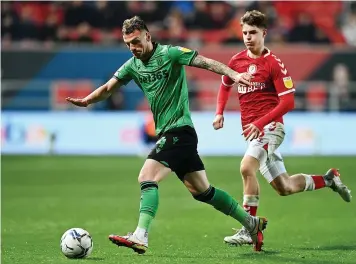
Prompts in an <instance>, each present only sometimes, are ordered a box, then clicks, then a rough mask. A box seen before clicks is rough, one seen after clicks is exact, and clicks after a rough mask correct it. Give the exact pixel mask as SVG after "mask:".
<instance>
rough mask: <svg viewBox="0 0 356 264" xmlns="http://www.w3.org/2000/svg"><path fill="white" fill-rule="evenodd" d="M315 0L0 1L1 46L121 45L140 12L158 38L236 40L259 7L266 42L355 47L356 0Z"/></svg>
mask: <svg viewBox="0 0 356 264" xmlns="http://www.w3.org/2000/svg"><path fill="white" fill-rule="evenodd" d="M316 3H318V4H315V3H313V2H312V3H303V4H304V6H301V7H299V6H297V4H295V8H294V9H292V8H291V7H293V4H292V2H288V3H283V2H258V1H125V2H123V1H120V2H114V1H57V2H45V1H31V2H24V1H23V2H21V1H7V2H6V1H2V2H1V37H2V44H3V45H6V44H11V43H12V42H14V41H19V42H20V43H21V42H22V43H27V44H28V43H34V42H39V41H41V42H46V43H52V44H54V43H63V42H64V43H68V42H69V43H78V42H79V43H100V44H105V43H121V25H122V22H123V21H124V20H125V19H126V18H129V17H132V16H134V15H139V16H141V17H142V18H143V19H144V20H145V21H146V23H147V24H148V26H149V28H150V30H151V31H152V32H154V37H155V39H157V40H163V41H164V40H169V42H170V43H173V44H174V42H177V43H184V42H189V44H191V45H193V44H202V43H206V42H218V43H239V42H241V39H242V36H241V30H240V23H239V19H240V17H241V16H242V15H243V14H244V12H245V11H246V10H252V9H258V10H260V11H262V12H264V13H266V14H267V16H268V19H269V34H268V38H267V42H277V43H289V42H306V43H343V44H349V45H356V4H355V3H353V2H336V3H330V2H329V3H322V2H316ZM320 8H323V13H322V14H320ZM314 9H315V10H316V11H318V15H315V10H314ZM317 9H319V10H317ZM296 10H297V11H296Z"/></svg>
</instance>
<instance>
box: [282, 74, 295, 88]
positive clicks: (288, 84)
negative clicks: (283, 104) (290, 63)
mask: <svg viewBox="0 0 356 264" xmlns="http://www.w3.org/2000/svg"><path fill="white" fill-rule="evenodd" d="M283 83H284V86H285V87H286V88H287V89H290V88H293V81H292V78H291V77H290V76H288V77H284V78H283Z"/></svg>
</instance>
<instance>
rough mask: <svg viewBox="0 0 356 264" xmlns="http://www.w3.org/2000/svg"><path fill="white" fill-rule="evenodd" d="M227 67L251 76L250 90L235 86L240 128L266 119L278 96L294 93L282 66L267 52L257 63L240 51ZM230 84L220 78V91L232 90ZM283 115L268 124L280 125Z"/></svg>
mask: <svg viewBox="0 0 356 264" xmlns="http://www.w3.org/2000/svg"><path fill="white" fill-rule="evenodd" d="M228 66H229V67H230V68H231V69H233V70H234V71H237V72H239V73H243V72H247V73H249V74H251V75H252V76H253V78H252V79H251V81H250V82H251V85H250V86H249V87H247V86H246V85H244V84H238V86H237V90H238V97H239V101H240V108H241V122H242V125H243V126H244V125H247V124H250V123H253V122H256V121H257V120H259V119H261V118H262V117H264V116H266V115H267V114H268V113H270V112H271V111H272V110H273V109H274V108H276V106H277V105H278V104H279V102H280V98H279V97H280V96H283V95H286V94H289V93H293V92H294V91H295V89H294V84H293V81H292V78H291V76H290V75H289V73H288V71H287V69H286V67H285V65H284V64H283V62H282V61H281V60H280V59H279V58H278V57H276V56H275V55H274V54H273V53H272V52H271V51H270V50H269V49H267V48H266V49H265V51H264V52H263V55H262V56H261V57H259V58H257V59H253V58H250V57H249V56H248V55H247V50H244V51H241V52H240V53H238V54H236V55H234V56H233V57H232V58H231V60H230V62H229V64H228ZM233 84H234V81H233V80H231V79H230V78H229V77H227V76H223V77H222V87H221V89H222V88H223V87H225V88H228V87H229V88H231V87H232V86H233ZM219 93H220V92H219ZM219 96H220V95H219ZM224 106H225V104H224ZM224 106H223V107H224ZM293 107H294V99H293ZM222 111H223V110H222ZM222 111H220V112H222ZM217 112H219V110H217ZM220 114H222V113H220ZM283 114H284V113H283ZM283 114H282V115H281V116H278V115H277V116H276V117H272V118H273V120H270V121H276V122H281V123H283ZM262 123H265V122H262ZM265 125H267V124H263V125H262V124H260V126H262V128H263V126H265Z"/></svg>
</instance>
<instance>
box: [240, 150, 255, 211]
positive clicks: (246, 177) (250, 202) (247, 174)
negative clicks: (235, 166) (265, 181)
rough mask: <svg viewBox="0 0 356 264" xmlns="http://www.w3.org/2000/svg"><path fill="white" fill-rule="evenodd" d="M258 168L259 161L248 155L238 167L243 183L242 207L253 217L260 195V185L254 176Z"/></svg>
mask: <svg viewBox="0 0 356 264" xmlns="http://www.w3.org/2000/svg"><path fill="white" fill-rule="evenodd" d="M259 167H260V162H259V160H258V159H256V158H255V157H253V156H250V155H248V154H247V155H245V156H244V157H243V159H242V161H241V165H240V173H241V176H242V182H243V207H244V208H245V210H246V211H247V212H248V213H249V214H250V215H253V216H256V213H257V207H258V201H259V195H260V185H259V183H258V180H257V175H256V174H257V171H258V169H259Z"/></svg>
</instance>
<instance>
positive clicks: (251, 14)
mask: <svg viewBox="0 0 356 264" xmlns="http://www.w3.org/2000/svg"><path fill="white" fill-rule="evenodd" d="M243 24H247V25H249V26H256V27H258V28H267V18H266V15H265V14H263V13H262V12H260V11H258V10H252V11H247V12H246V13H245V14H244V15H243V17H241V25H243Z"/></svg>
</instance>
